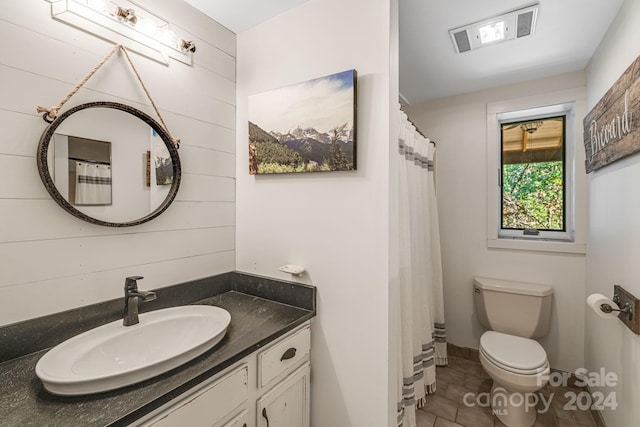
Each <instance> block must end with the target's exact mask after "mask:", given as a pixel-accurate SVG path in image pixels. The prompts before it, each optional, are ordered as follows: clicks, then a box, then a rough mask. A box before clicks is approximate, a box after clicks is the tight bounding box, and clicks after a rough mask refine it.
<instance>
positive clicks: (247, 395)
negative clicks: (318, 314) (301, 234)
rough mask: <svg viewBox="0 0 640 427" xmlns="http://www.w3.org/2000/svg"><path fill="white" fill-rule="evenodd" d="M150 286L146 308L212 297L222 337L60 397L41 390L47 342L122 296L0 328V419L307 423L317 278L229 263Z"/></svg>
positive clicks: (34, 422) (25, 422) (103, 314)
mask: <svg viewBox="0 0 640 427" xmlns="http://www.w3.org/2000/svg"><path fill="white" fill-rule="evenodd" d="M123 280H124V278H123ZM151 287H152V286H148V288H151ZM155 291H156V293H157V299H156V300H155V301H151V302H149V303H145V304H143V305H142V306H141V307H142V311H143V312H144V311H151V310H156V309H159V308H164V307H167V306H172V305H184V304H208V305H214V306H218V307H221V308H224V309H225V310H227V311H228V312H229V313H230V314H231V323H230V324H229V327H228V329H227V333H226V336H225V337H224V338H223V339H222V341H221V342H220V343H219V344H217V345H216V346H215V347H214V348H213V349H211V350H209V351H207V352H206V353H204V354H203V355H201V356H199V357H197V358H195V359H193V360H191V361H190V362H187V363H185V364H184V365H182V366H180V367H178V368H175V369H173V370H171V371H169V372H166V373H164V374H161V375H159V376H157V377H154V378H151V379H148V380H146V381H143V382H141V383H138V384H134V385H131V386H128V387H125V388H121V389H118V390H113V391H110V392H105V393H100V394H94V395H87V396H77V397H60V396H55V395H53V394H50V393H48V392H47V391H46V390H44V388H43V386H42V383H41V382H40V380H39V379H38V378H37V377H36V375H35V372H34V368H35V365H36V363H37V361H38V360H39V359H40V358H41V357H42V356H43V355H44V354H45V353H46V351H47V350H48V348H49V347H51V346H53V345H56V344H57V343H59V342H62V341H64V340H65V339H67V338H69V337H71V336H74V335H77V334H78V333H80V332H83V331H84V330H88V329H92V328H94V327H96V326H98V325H100V324H104V323H107V322H110V321H113V320H115V319H117V318H118V317H119V316H122V306H121V304H122V301H121V300H113V301H107V302H105V303H101V304H95V305H93V306H90V307H83V308H79V309H74V310H70V311H68V312H64V313H59V314H54V315H51V316H45V317H43V318H38V319H33V320H29V321H26V322H21V323H18V324H14V325H8V326H5V327H2V328H0V344H1V345H0V360H2V363H0V384H2V393H0V426H21V427H22V426H51V427H56V426H65V427H69V426H82V427H85V426H100V427H102V426H129V425H133V426H156V427H161V426H175V425H185V426H187V425H188V426H194V427H196V426H200V425H202V426H214V427H223V426H224V427H245V426H246V427H253V426H260V427H277V426H282V427H288V426H291V427H308V425H309V392H310V387H309V378H310V377H309V374H310V349H311V319H312V318H313V317H314V316H315V300H316V298H315V288H314V287H312V286H307V285H301V284H295V283H291V282H283V281H278V280H273V279H267V278H264V277H259V276H253V275H247V274H243V273H237V272H231V273H225V274H222V275H219V276H213V277H210V278H206V279H201V280H196V281H193V282H188V283H184V284H180V285H176V286H171V287H168V288H161V289H156V290H155Z"/></svg>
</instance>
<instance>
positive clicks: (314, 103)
mask: <svg viewBox="0 0 640 427" xmlns="http://www.w3.org/2000/svg"><path fill="white" fill-rule="evenodd" d="M356 83H357V73H356V70H348V71H343V72H341V73H336V74H331V75H329V76H325V77H320V78H317V79H313V80H309V81H306V82H303V83H298V84H294V85H291V86H285V87H282V88H279V89H274V90H271V91H268V92H263V93H259V94H256V95H252V96H250V97H249V173H250V174H252V175H256V174H258V175H260V174H273V173H303V172H330V171H352V170H356V160H357V156H356V99H357V93H356V85H357V84H356Z"/></svg>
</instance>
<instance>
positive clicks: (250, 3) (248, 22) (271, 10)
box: [185, 0, 309, 34]
mask: <svg viewBox="0 0 640 427" xmlns="http://www.w3.org/2000/svg"><path fill="white" fill-rule="evenodd" d="M306 1H309V0H185V2H187V3H189V4H190V5H192V6H193V7H195V8H196V9H198V10H200V11H202V12H204V13H205V14H206V15H209V16H210V17H212V18H213V19H214V20H216V21H217V22H219V23H220V24H222V25H224V26H225V27H227V28H228V29H230V30H231V31H233V32H234V33H236V34H238V33H241V32H242V31H244V30H248V29H249V28H251V27H254V26H256V25H258V24H260V23H261V22H264V21H266V20H268V19H269V18H272V17H274V16H276V15H279V14H280V13H282V12H284V11H287V10H289V9H292V8H294V7H296V6H298V5H300V4H302V3H304V2H306Z"/></svg>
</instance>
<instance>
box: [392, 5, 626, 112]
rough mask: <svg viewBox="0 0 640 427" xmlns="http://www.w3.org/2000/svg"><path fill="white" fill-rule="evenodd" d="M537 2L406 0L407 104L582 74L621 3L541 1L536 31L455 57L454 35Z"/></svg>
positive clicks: (403, 82)
mask: <svg viewBox="0 0 640 427" xmlns="http://www.w3.org/2000/svg"><path fill="white" fill-rule="evenodd" d="M531 3H532V1H531V0H482V1H477V0H446V1H445V0H400V93H401V94H402V95H403V96H404V97H405V98H406V99H407V100H408V101H409V103H412V104H413V103H418V102H422V101H427V100H431V99H437V98H442V97H445V96H451V95H458V94H462V93H467V92H473V91H477V90H482V89H488V88H491V87H497V86H502V85H505V84H512V83H518V82H523V81H527V80H533V79H537V78H543V77H548V76H552V75H557V74H561V73H567V72H571V71H578V70H583V69H584V68H585V66H586V65H587V63H588V61H589V58H591V56H592V55H593V52H594V51H595V49H596V48H597V47H598V44H599V43H600V40H602V37H603V36H604V34H605V33H606V31H607V29H608V28H609V25H610V24H611V22H612V21H613V19H614V18H615V16H616V14H617V13H618V10H619V9H620V6H621V5H622V3H623V0H539V1H538V3H539V4H540V9H539V11H538V23H537V25H536V30H535V34H534V35H533V36H531V37H525V38H522V39H518V40H513V41H509V42H505V43H499V44H496V45H493V46H487V47H483V48H481V49H478V50H473V51H470V52H465V53H462V54H458V53H455V51H454V48H453V43H452V42H451V38H450V36H449V30H450V29H452V28H456V27H460V26H462V25H465V24H470V23H473V22H476V21H479V20H483V19H485V18H490V17H492V16H495V15H499V14H501V13H504V12H507V11H510V10H513V9H517V8H520V7H522V6H526V5H530V4H531Z"/></svg>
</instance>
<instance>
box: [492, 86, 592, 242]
mask: <svg viewBox="0 0 640 427" xmlns="http://www.w3.org/2000/svg"><path fill="white" fill-rule="evenodd" d="M531 99H534V100H535V99H537V98H531ZM531 99H526V98H524V100H525V101H517V102H502V103H495V104H489V105H488V109H487V126H488V136H487V142H488V144H489V152H488V154H489V158H488V165H489V168H490V170H493V171H495V172H493V173H490V174H489V175H488V181H487V183H488V186H489V187H488V189H487V190H488V192H487V194H488V197H489V205H488V209H489V212H488V217H487V219H488V244H489V246H490V247H496V248H504V249H507V248H513V249H525V250H542V251H554V252H555V251H560V252H574V251H575V253H580V252H581V251H582V250H584V244H582V243H580V244H577V245H574V246H575V247H573V246H571V247H570V246H567V245H566V243H576V242H575V240H574V229H575V225H574V224H575V213H574V206H575V200H574V194H575V191H574V184H575V182H574V180H575V176H574V175H575V158H574V157H575V141H574V140H575V129H576V127H577V126H579V125H580V124H579V123H576V120H575V115H576V114H575V109H576V102H563V103H559V104H552V105H550V104H548V103H544V104H542V105H545V106H543V107H533V108H527V103H528V102H527V101H530V100H531ZM529 105H531V104H529ZM533 105H535V104H533ZM538 105H540V104H538ZM494 168H495V169H494ZM560 243H563V244H562V245H560V246H558V244H560Z"/></svg>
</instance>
